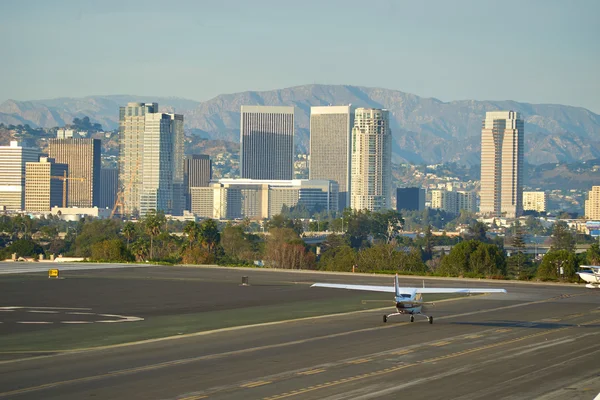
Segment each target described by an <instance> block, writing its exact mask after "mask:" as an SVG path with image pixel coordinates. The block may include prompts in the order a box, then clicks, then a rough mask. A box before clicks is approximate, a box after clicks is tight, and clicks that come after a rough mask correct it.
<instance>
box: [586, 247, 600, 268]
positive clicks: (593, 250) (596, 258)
mask: <svg viewBox="0 0 600 400" xmlns="http://www.w3.org/2000/svg"><path fill="white" fill-rule="evenodd" d="M585 255H586V262H587V265H600V246H598V243H594V244H592V245H591V246H590V247H589V249H587V251H586V254H585Z"/></svg>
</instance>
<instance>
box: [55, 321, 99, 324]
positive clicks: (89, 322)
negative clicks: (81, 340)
mask: <svg viewBox="0 0 600 400" xmlns="http://www.w3.org/2000/svg"><path fill="white" fill-rule="evenodd" d="M60 323H61V324H93V323H94V321H60Z"/></svg>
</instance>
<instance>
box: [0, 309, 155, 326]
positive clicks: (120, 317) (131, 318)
mask: <svg viewBox="0 0 600 400" xmlns="http://www.w3.org/2000/svg"><path fill="white" fill-rule="evenodd" d="M54 310H60V311H54ZM65 310H91V308H68V307H28V306H4V307H0V311H7V312H14V311H21V312H28V313H37V314H53V315H56V314H61V313H62V314H65V315H87V316H90V317H93V318H101V317H104V318H114V319H103V320H99V321H93V320H92V321H59V322H57V323H61V324H93V323H107V324H108V323H120V322H138V321H143V320H144V318H141V317H134V316H129V315H119V314H98V313H94V312H84V311H65ZM0 323H2V322H0ZM17 323H18V324H52V323H54V322H50V321H18V322H17Z"/></svg>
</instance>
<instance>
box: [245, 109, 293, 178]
mask: <svg viewBox="0 0 600 400" xmlns="http://www.w3.org/2000/svg"><path fill="white" fill-rule="evenodd" d="M240 143H241V151H240V172H241V177H242V178H247V179H292V178H293V177H294V107H266V106H242V115H241V124H240Z"/></svg>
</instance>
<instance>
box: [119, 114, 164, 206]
mask: <svg viewBox="0 0 600 400" xmlns="http://www.w3.org/2000/svg"><path fill="white" fill-rule="evenodd" d="M157 112H158V104H157V103H127V106H125V107H120V108H119V190H120V191H122V192H123V198H122V199H121V200H120V201H122V203H123V205H122V211H121V212H122V213H123V214H125V215H132V214H136V213H138V212H139V208H140V185H141V182H142V168H143V163H142V154H143V147H144V140H143V139H144V130H145V126H146V119H145V116H146V114H153V113H157Z"/></svg>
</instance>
